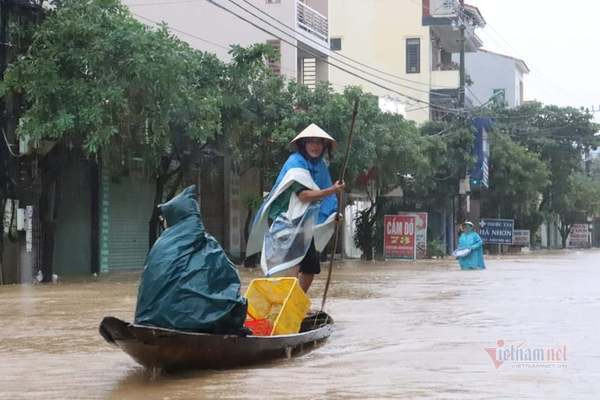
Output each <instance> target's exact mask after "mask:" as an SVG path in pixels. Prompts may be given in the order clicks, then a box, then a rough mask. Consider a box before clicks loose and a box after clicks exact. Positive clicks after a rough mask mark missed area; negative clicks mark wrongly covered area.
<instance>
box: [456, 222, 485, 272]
mask: <svg viewBox="0 0 600 400" xmlns="http://www.w3.org/2000/svg"><path fill="white" fill-rule="evenodd" d="M458 249H459V250H462V249H469V250H471V252H470V253H469V254H467V255H466V256H463V257H459V258H458V264H459V265H460V268H461V269H463V270H465V269H485V262H484V261H483V241H482V240H481V237H480V236H479V235H478V234H477V232H475V231H470V232H463V233H462V234H461V235H460V237H459V238H458Z"/></svg>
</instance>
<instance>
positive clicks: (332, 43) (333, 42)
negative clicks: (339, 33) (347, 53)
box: [329, 38, 342, 51]
mask: <svg viewBox="0 0 600 400" xmlns="http://www.w3.org/2000/svg"><path fill="white" fill-rule="evenodd" d="M329 48H330V49H331V50H333V51H340V50H341V49H342V38H331V39H329Z"/></svg>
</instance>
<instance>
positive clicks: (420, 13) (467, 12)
mask: <svg viewBox="0 0 600 400" xmlns="http://www.w3.org/2000/svg"><path fill="white" fill-rule="evenodd" d="M330 15H331V17H330V25H331V28H330V31H331V34H330V40H331V45H332V51H333V54H332V55H330V61H331V62H332V63H335V64H340V57H344V60H348V58H349V59H352V60H356V61H359V62H360V63H362V64H364V65H358V64H354V65H356V67H355V68H351V67H348V66H347V65H346V68H345V69H348V70H350V72H353V73H354V74H352V73H350V72H348V71H342V70H340V69H339V68H336V67H333V66H330V69H329V78H330V82H331V83H332V84H333V85H334V86H335V87H344V86H347V85H356V86H361V87H362V88H363V89H364V90H366V91H368V92H370V93H373V94H375V95H376V96H379V97H380V99H382V100H381V101H380V104H381V105H382V109H384V110H389V109H391V110H394V109H396V110H401V113H402V114H403V115H404V116H405V117H406V118H407V119H411V120H414V121H417V122H418V123H421V122H425V121H428V120H430V119H432V118H433V119H436V118H440V117H443V115H444V112H445V111H447V110H448V109H456V108H457V107H458V97H459V86H460V73H459V64H458V63H456V62H454V61H453V59H452V55H453V54H454V53H458V52H460V50H461V47H462V46H461V44H462V42H461V29H460V28H461V27H464V37H465V51H466V52H475V51H476V50H477V49H478V48H479V47H481V45H482V42H481V40H480V39H479V38H478V37H477V35H476V34H475V28H477V27H481V26H484V25H485V20H484V19H483V17H482V16H481V14H480V13H479V10H477V8H475V7H471V6H468V5H465V4H463V3H462V2H461V1H458V0H455V1H448V0H445V1H441V0H422V1H419V0H416V1H395V0H332V1H331V2H330ZM346 57H347V58H346ZM367 66H368V67H367ZM369 67H373V68H369ZM356 75H359V76H360V77H357V76H356ZM363 78H367V79H368V80H369V81H371V82H368V81H366V80H365V79H363Z"/></svg>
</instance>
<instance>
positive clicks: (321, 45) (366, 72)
mask: <svg viewBox="0 0 600 400" xmlns="http://www.w3.org/2000/svg"><path fill="white" fill-rule="evenodd" d="M227 1H229V2H230V3H232V4H234V5H235V6H237V7H238V8H240V9H242V10H243V11H245V12H246V13H248V14H250V15H251V16H253V17H254V18H256V19H258V20H259V21H261V22H264V23H265V24H267V25H268V26H270V27H272V28H274V29H276V30H277V31H279V32H281V33H283V34H284V35H287V36H288V37H291V38H293V39H294V40H298V37H297V36H296V31H295V29H294V28H292V27H290V26H289V25H286V24H284V23H283V22H281V21H280V20H278V19H276V18H274V17H272V16H270V15H269V14H268V13H266V12H264V11H263V10H261V9H260V8H258V7H256V6H255V5H254V4H252V3H250V2H249V1H247V0H242V1H244V3H246V4H248V5H250V6H251V7H253V8H255V9H257V10H258V11H260V12H261V13H263V14H264V15H266V16H268V17H269V18H271V19H273V20H275V21H276V22H277V23H279V24H281V25H283V26H285V27H286V28H288V29H289V30H291V31H293V32H294V34H293V35H292V34H290V33H288V32H286V31H284V30H282V29H281V28H279V27H277V26H275V25H273V24H272V23H270V22H268V21H266V20H265V19H263V18H261V17H260V16H258V15H256V14H255V13H253V12H251V11H249V10H248V9H247V8H245V7H243V6H241V5H240V4H239V3H237V2H235V1H234V0H227ZM308 40H310V41H311V42H313V43H316V44H317V45H318V46H319V47H322V48H323V49H326V50H327V51H330V49H329V47H327V46H325V45H323V44H322V43H320V42H318V41H317V40H314V39H312V38H309V39H308ZM328 57H329V58H330V59H333V60H335V61H336V62H339V63H340V64H343V65H345V66H347V67H350V68H353V69H355V70H357V71H360V72H362V73H363V74H367V75H369V76H372V77H374V78H377V79H379V80H381V81H383V82H386V83H390V84H392V85H396V86H399V87H403V88H406V89H409V90H413V91H415V92H421V93H425V94H428V95H430V94H431V92H430V91H429V90H423V89H418V88H414V87H412V86H408V85H404V84H401V83H398V82H394V81H392V80H389V79H386V78H382V77H381V76H379V75H376V74H374V73H372V72H369V71H366V70H364V69H361V68H358V67H356V66H354V65H352V64H350V63H347V62H345V61H343V60H340V59H338V58H337V57H336V56H334V55H333V54H329V55H328ZM344 58H347V57H344ZM352 61H353V62H356V61H354V60H352ZM362 65H366V64H362ZM367 67H368V66H367ZM369 68H370V67H369ZM411 82H413V81H411ZM434 95H436V94H435V93H434ZM438 96H439V97H452V96H450V95H446V94H438Z"/></svg>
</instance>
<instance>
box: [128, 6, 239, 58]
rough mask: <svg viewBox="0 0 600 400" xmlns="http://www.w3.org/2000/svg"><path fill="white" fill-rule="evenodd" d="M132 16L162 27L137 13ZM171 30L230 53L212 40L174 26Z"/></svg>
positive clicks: (225, 47)
mask: <svg viewBox="0 0 600 400" xmlns="http://www.w3.org/2000/svg"><path fill="white" fill-rule="evenodd" d="M131 14H132V15H134V16H136V17H138V18H140V19H143V20H144V21H148V22H150V23H153V24H155V25H160V24H161V23H160V22H157V21H154V20H152V19H150V18H148V17H144V16H143V15H140V14H137V13H134V12H132V13H131ZM169 29H170V30H172V31H174V32H178V33H181V34H182V35H186V36H189V37H191V38H194V39H197V40H200V41H201V42H204V43H206V44H210V45H211V46H214V47H218V48H220V49H223V50H227V51H229V47H227V46H223V45H221V44H219V43H215V42H212V41H210V40H207V39H204V38H202V37H200V36H197V35H194V34H192V33H189V32H185V31H182V30H181V29H177V28H174V27H172V26H169Z"/></svg>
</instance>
